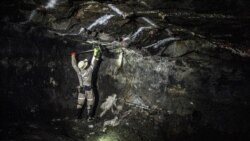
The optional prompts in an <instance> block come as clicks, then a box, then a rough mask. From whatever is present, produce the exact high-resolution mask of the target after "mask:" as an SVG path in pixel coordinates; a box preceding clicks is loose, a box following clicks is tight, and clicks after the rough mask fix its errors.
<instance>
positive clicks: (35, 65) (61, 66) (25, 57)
mask: <svg viewBox="0 0 250 141" xmlns="http://www.w3.org/2000/svg"><path fill="white" fill-rule="evenodd" d="M2 27H3V28H1V29H0V30H1V35H0V43H1V46H2V47H1V51H0V54H1V57H0V60H1V64H0V66H1V70H0V75H1V89H0V90H1V95H0V97H1V98H0V99H1V102H0V103H1V106H0V107H1V112H0V113H1V118H2V119H8V120H11V121H27V120H33V119H34V120H37V119H42V120H46V119H48V120H49V119H50V118H53V117H57V116H60V115H63V116H65V115H66V116H71V115H72V114H71V113H70V112H72V108H74V106H75V105H74V104H75V99H74V98H73V96H72V93H73V92H74V91H75V87H76V86H77V85H78V80H77V77H76V74H75V73H74V70H73V69H72V67H71V62H70V57H69V55H68V52H70V50H72V49H70V48H71V47H75V44H74V43H71V42H64V41H63V40H61V39H53V38H48V37H46V35H42V34H43V32H42V31H40V29H35V30H32V31H27V33H26V34H24V33H19V32H17V31H16V29H12V28H11V27H8V26H7V25H2ZM15 28H17V29H19V28H20V29H19V30H23V28H22V27H15Z"/></svg>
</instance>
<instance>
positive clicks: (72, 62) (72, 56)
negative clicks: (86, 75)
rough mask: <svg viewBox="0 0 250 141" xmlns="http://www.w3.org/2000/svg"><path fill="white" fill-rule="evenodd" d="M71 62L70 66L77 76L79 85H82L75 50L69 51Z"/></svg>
mask: <svg viewBox="0 0 250 141" xmlns="http://www.w3.org/2000/svg"><path fill="white" fill-rule="evenodd" d="M71 64H72V67H73V68H74V70H75V71H76V73H77V77H78V80H79V84H80V86H83V82H82V79H81V76H80V69H79V68H78V67H77V63H76V53H75V52H72V53H71Z"/></svg>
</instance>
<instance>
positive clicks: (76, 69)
mask: <svg viewBox="0 0 250 141" xmlns="http://www.w3.org/2000/svg"><path fill="white" fill-rule="evenodd" d="M71 64H72V67H73V68H74V70H75V71H76V73H77V74H78V73H80V69H79V68H78V67H77V63H76V53H75V52H72V53H71Z"/></svg>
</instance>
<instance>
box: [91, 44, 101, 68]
mask: <svg viewBox="0 0 250 141" xmlns="http://www.w3.org/2000/svg"><path fill="white" fill-rule="evenodd" d="M100 52H101V49H100V48H99V47H97V48H94V54H93V57H92V60H91V64H90V67H92V68H94V67H95V66H96V65H97V62H98V60H99V57H100Z"/></svg>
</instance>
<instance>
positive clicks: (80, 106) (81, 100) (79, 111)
mask: <svg viewBox="0 0 250 141" xmlns="http://www.w3.org/2000/svg"><path fill="white" fill-rule="evenodd" d="M85 98H86V97H85V94H83V93H79V94H78V100H77V106H76V109H77V118H78V119H81V118H82V111H83V105H84V102H85Z"/></svg>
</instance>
